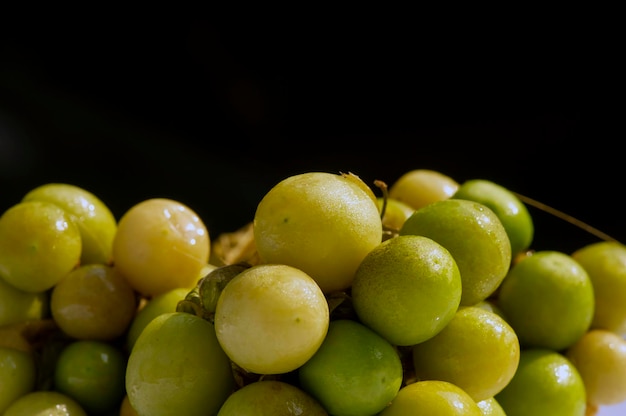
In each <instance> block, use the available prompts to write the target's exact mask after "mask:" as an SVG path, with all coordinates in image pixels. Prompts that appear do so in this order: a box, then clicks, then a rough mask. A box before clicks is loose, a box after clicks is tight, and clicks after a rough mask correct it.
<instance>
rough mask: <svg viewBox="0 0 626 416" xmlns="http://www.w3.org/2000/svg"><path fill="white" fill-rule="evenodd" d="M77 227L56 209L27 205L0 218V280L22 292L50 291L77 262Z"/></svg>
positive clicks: (37, 203) (47, 205)
mask: <svg viewBox="0 0 626 416" xmlns="http://www.w3.org/2000/svg"><path fill="white" fill-rule="evenodd" d="M81 250H82V241H81V237H80V231H79V229H78V227H77V226H76V225H75V224H74V222H73V221H72V220H71V218H70V216H69V215H68V214H67V213H66V212H65V211H64V210H63V209H61V208H60V207H59V206H57V205H55V204H52V203H50V202H42V201H27V202H20V203H18V204H15V205H13V206H12V207H10V208H9V209H8V210H6V211H5V212H4V213H3V214H2V216H1V217H0V278H2V279H4V281H5V282H7V283H9V284H10V285H12V286H14V287H16V288H18V289H20V290H23V291H25V292H31V293H40V292H44V291H46V290H48V289H50V288H52V287H53V286H54V285H55V284H57V283H58V281H59V280H61V278H62V277H63V276H65V275H66V274H67V273H69V272H70V271H71V270H72V269H73V268H74V267H76V266H78V264H79V262H80V255H81Z"/></svg>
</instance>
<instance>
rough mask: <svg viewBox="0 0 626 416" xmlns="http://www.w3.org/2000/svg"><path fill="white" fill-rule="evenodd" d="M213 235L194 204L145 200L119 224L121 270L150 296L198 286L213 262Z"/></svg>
mask: <svg viewBox="0 0 626 416" xmlns="http://www.w3.org/2000/svg"><path fill="white" fill-rule="evenodd" d="M210 244H211V242H210V236H209V231H208V229H207V228H206V225H205V224H204V223H203V222H202V219H201V218H200V217H199V216H198V215H197V214H196V213H195V212H194V211H193V210H192V209H191V208H189V207H188V206H186V205H185V204H182V203H181V202H178V201H174V200H171V199H167V198H152V199H148V200H144V201H141V202H139V203H137V204H135V205H134V206H132V207H131V208H130V209H129V210H128V211H126V212H125V213H124V214H123V215H122V217H121V218H120V220H119V222H118V227H117V232H116V234H115V238H114V240H113V260H114V265H115V267H116V268H117V269H118V270H119V271H120V273H121V274H122V275H123V276H124V277H125V278H126V279H127V280H128V282H129V283H130V284H131V286H132V287H133V288H134V289H135V290H136V291H137V292H139V293H140V294H142V295H144V296H148V297H150V296H156V295H158V294H160V293H164V292H167V291H168V290H170V289H174V288H177V287H187V288H189V287H192V286H193V285H194V284H195V283H197V281H198V279H199V278H200V275H201V273H202V272H203V270H204V269H205V267H206V265H207V263H208V262H209V256H210V250H211V246H210Z"/></svg>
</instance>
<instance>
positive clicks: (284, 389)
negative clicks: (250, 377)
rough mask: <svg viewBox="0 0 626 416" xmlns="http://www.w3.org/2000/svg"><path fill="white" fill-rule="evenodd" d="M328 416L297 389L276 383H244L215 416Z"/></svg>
mask: <svg viewBox="0 0 626 416" xmlns="http://www.w3.org/2000/svg"><path fill="white" fill-rule="evenodd" d="M276 415H283V416H290V415H293V416H297V415H310V416H328V413H327V412H326V410H325V409H324V408H323V407H322V405H321V404H320V403H319V402H317V401H316V400H315V399H314V398H312V397H311V396H310V395H309V394H308V393H306V392H304V390H302V389H300V388H299V387H296V386H294V385H293V384H289V383H286V382H283V381H279V380H261V381H257V382H254V383H250V384H247V385H245V386H243V387H242V388H240V389H239V390H237V391H235V392H234V393H233V394H231V395H230V396H229V397H228V399H226V401H225V402H224V404H223V405H222V407H221V408H220V411H219V412H218V413H217V416H276Z"/></svg>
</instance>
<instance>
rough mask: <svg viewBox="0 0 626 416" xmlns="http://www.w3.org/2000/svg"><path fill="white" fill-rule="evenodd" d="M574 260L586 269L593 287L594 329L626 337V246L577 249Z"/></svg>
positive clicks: (611, 244) (607, 244)
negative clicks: (605, 330)
mask: <svg viewBox="0 0 626 416" xmlns="http://www.w3.org/2000/svg"><path fill="white" fill-rule="evenodd" d="M572 257H573V258H574V260H576V261H577V262H578V263H580V264H581V265H582V266H583V267H584V268H585V270H586V271H587V273H588V274H589V278H590V279H591V283H592V285H593V291H594V297H595V311H594V316H593V321H592V322H591V327H592V328H598V329H607V330H609V331H613V332H615V333H617V334H620V335H621V336H623V337H626V246H624V245H623V244H621V243H617V242H612V241H601V242H597V243H592V244H589V245H587V246H585V247H582V248H580V249H578V250H576V251H575V252H574V253H572Z"/></svg>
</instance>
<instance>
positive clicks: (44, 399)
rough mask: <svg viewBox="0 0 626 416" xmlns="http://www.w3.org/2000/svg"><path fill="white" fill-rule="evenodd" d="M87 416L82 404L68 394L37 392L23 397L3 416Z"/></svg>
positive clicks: (46, 391)
mask: <svg viewBox="0 0 626 416" xmlns="http://www.w3.org/2000/svg"><path fill="white" fill-rule="evenodd" d="M44 415H45V416H87V412H86V411H85V410H84V409H83V408H82V407H81V405H80V404H78V402H77V401H76V400H74V399H73V398H71V397H70V396H68V395H67V394H63V393H59V392H57V391H54V390H50V391H49V390H37V391H33V392H30V393H28V394H25V395H24V396H21V397H20V398H19V399H17V400H16V401H14V402H13V403H12V404H11V406H9V408H8V409H7V410H6V412H4V413H3V416H44Z"/></svg>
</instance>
